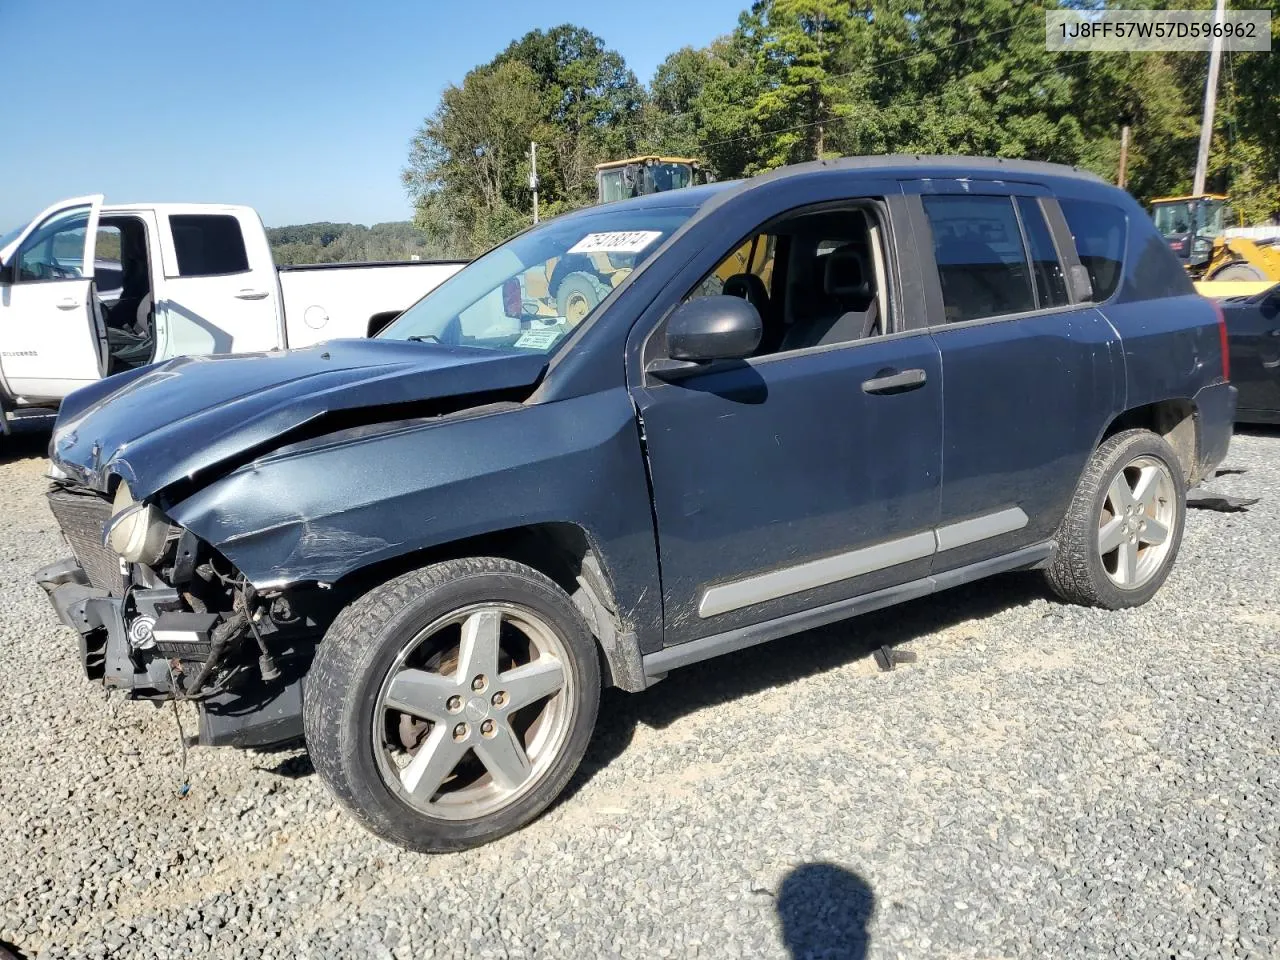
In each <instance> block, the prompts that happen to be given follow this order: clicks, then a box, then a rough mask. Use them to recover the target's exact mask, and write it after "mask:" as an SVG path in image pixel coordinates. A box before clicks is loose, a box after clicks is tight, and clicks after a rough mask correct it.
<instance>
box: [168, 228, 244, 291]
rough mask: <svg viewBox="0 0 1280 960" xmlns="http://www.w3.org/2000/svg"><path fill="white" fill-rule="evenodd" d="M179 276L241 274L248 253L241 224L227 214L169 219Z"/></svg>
mask: <svg viewBox="0 0 1280 960" xmlns="http://www.w3.org/2000/svg"><path fill="white" fill-rule="evenodd" d="M169 228H170V229H171V230H172V231H173V249H174V252H175V253H177V255H178V276H180V277H214V276H221V275H224V274H228V273H244V272H245V271H247V270H248V269H249V254H248V253H247V252H246V251H245V248H244V234H242V233H241V232H240V221H239V220H237V219H236V218H235V217H232V216H229V215H226V214H204V213H200V214H181V215H178V216H172V217H170V218H169Z"/></svg>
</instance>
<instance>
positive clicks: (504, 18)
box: [0, 0, 749, 233]
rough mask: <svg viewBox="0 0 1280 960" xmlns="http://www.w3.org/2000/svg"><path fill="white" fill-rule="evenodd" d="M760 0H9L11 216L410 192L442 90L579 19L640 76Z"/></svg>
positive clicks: (402, 200)
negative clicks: (411, 173) (92, 206)
mask: <svg viewBox="0 0 1280 960" xmlns="http://www.w3.org/2000/svg"><path fill="white" fill-rule="evenodd" d="M748 4H749V0H701V2H698V3H690V2H688V0H645V2H643V3H627V2H619V0H552V2H543V3H534V2H529V0H525V2H519V0H471V2H466V3H459V2H457V0H434V2H432V0H419V2H416V3H415V2H408V0H364V2H346V3H341V2H336V0H309V2H308V0H205V2H200V0H112V2H109V3H106V2H97V0H63V2H52V0H0V89H3V90H5V91H7V94H6V97H5V101H6V109H5V111H4V121H3V126H0V131H2V132H0V182H2V183H3V184H4V186H3V187H2V188H0V233H2V232H4V231H6V230H8V229H9V228H11V227H14V226H17V225H18V223H19V221H21V220H23V219H25V218H27V217H30V216H32V215H34V214H35V213H36V212H37V211H39V210H40V209H41V208H43V207H45V206H47V205H48V204H50V203H52V202H54V201H56V200H59V199H61V198H63V197H68V196H75V195H78V194H84V193H105V194H106V195H107V199H108V201H109V202H114V201H129V200H186V201H201V202H225V203H248V204H251V205H252V206H254V207H257V209H258V211H259V212H260V213H261V214H262V216H263V219H264V220H265V221H266V222H267V224H268V225H269V226H274V225H279V224H286V223H303V222H309V221H315V220H334V221H339V222H342V221H350V222H354V223H374V222H377V221H382V220H401V219H407V218H408V217H409V216H410V215H411V213H412V211H411V209H410V205H409V202H408V200H407V199H406V197H405V195H404V191H403V189H402V187H401V186H400V180H399V174H400V170H401V168H402V167H403V166H404V162H405V159H406V157H407V155H408V144H409V138H410V137H411V136H412V135H413V133H414V131H415V130H416V129H417V127H418V126H419V124H420V123H421V122H422V119H423V118H424V117H425V116H426V115H427V114H428V113H430V112H431V111H432V110H434V109H435V106H436V103H437V102H438V99H439V95H440V92H441V91H442V90H443V89H444V87H445V86H446V85H447V84H449V83H459V82H461V80H462V78H463V76H464V75H465V74H466V72H467V70H469V69H470V68H471V67H473V66H475V65H476V64H478V63H482V62H484V61H486V60H488V59H490V58H491V57H493V55H494V54H496V53H498V52H499V51H500V50H502V49H503V48H504V47H505V46H506V45H507V44H508V43H509V42H510V41H511V40H513V39H515V38H517V37H519V36H521V35H523V34H524V33H525V32H527V31H529V30H532V29H534V28H538V27H541V28H546V27H551V26H554V25H556V24H559V23H565V22H570V23H576V24H580V25H582V26H585V27H587V28H588V29H590V30H592V31H594V32H595V33H597V34H599V35H600V36H601V37H603V38H604V40H605V42H606V43H607V44H608V45H609V46H610V47H612V48H614V49H616V50H618V51H619V52H621V53H622V55H623V56H624V57H625V58H626V60H627V63H628V65H629V66H630V67H631V68H632V69H633V70H634V71H635V72H636V75H637V76H638V77H639V78H640V79H641V81H643V82H648V80H649V79H650V78H651V77H652V75H653V70H654V68H655V67H656V66H657V65H658V64H659V63H660V62H661V61H662V59H663V58H664V57H665V56H666V55H667V54H668V53H670V52H671V51H673V50H676V49H678V48H679V47H681V46H685V45H690V44H691V45H695V46H699V45H702V44H705V43H707V42H708V41H710V40H711V39H713V38H714V37H716V36H719V35H720V34H723V33H727V32H729V31H730V30H731V29H732V28H733V26H734V24H735V23H736V22H737V16H738V13H739V11H740V10H742V9H744V8H745V7H746V6H748Z"/></svg>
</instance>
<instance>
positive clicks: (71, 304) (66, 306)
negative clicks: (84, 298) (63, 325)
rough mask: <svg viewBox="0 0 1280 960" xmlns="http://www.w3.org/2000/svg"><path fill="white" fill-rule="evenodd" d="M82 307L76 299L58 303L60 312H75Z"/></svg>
mask: <svg viewBox="0 0 1280 960" xmlns="http://www.w3.org/2000/svg"><path fill="white" fill-rule="evenodd" d="M79 306H82V304H81V303H80V301H79V300H76V299H75V298H74V297H67V298H66V299H65V300H59V301H58V309H59V310H74V309H76V307H79Z"/></svg>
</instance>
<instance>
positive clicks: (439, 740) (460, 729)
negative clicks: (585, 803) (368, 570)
mask: <svg viewBox="0 0 1280 960" xmlns="http://www.w3.org/2000/svg"><path fill="white" fill-rule="evenodd" d="M568 663H569V655H568V652H567V650H566V648H565V644H564V641H563V640H562V639H561V638H560V636H559V634H558V633H557V632H556V630H554V629H553V628H552V627H551V626H550V624H548V623H547V622H546V621H545V620H544V619H543V618H542V617H540V616H539V615H538V614H536V613H534V612H533V611H532V610H530V609H528V608H527V607H523V606H519V605H516V604H497V603H494V604H481V605H473V606H469V607H465V608H463V609H460V610H457V611H455V612H453V613H451V614H449V615H448V616H445V617H443V618H441V619H439V620H437V621H435V622H433V623H432V624H430V625H429V626H428V627H426V628H425V629H424V630H422V631H421V632H419V633H418V634H417V635H416V636H415V637H413V639H411V640H410V641H409V642H408V643H407V644H406V645H405V646H404V647H403V648H402V650H401V651H400V654H399V655H398V656H397V658H396V660H395V662H394V663H393V664H392V667H391V669H390V670H389V671H388V673H387V676H386V678H385V679H384V680H383V682H382V686H381V689H380V690H379V692H378V697H377V700H376V702H375V704H374V710H375V713H374V720H375V723H374V728H373V730H374V733H373V735H374V750H375V753H376V755H377V760H378V768H379V771H380V772H381V774H382V776H383V779H384V780H385V781H386V783H387V785H388V787H390V788H391V789H392V791H393V792H395V793H396V794H397V795H398V796H400V798H401V799H402V800H403V801H404V802H406V803H407V804H409V805H410V806H411V807H413V808H415V809H417V810H419V811H420V812H422V813H425V814H427V815H428V816H431V817H438V818H441V819H446V820H472V819H477V818H480V817H484V816H488V815H490V814H493V813H496V812H497V811H499V810H501V809H503V808H505V807H507V806H509V805H510V804H512V803H514V802H515V801H516V800H517V799H519V798H520V797H521V796H523V795H524V794H526V793H527V792H528V791H529V790H530V789H531V788H532V787H533V786H534V784H536V783H537V782H538V780H539V779H540V778H541V776H542V775H543V774H544V773H545V772H546V769H547V768H548V767H549V766H550V765H551V764H552V762H553V761H554V759H555V757H556V755H557V754H558V752H559V751H560V749H561V747H562V746H563V744H564V742H565V739H566V737H567V736H568V733H569V730H570V727H571V725H572V723H571V722H572V719H573V718H572V704H573V702H574V698H573V689H572V683H573V678H572V671H571V670H570V669H569V668H568Z"/></svg>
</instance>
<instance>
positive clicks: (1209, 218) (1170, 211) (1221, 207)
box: [1152, 199, 1227, 238]
mask: <svg viewBox="0 0 1280 960" xmlns="http://www.w3.org/2000/svg"><path fill="white" fill-rule="evenodd" d="M1226 215H1227V205H1226V204H1225V203H1223V202H1222V201H1221V200H1211V199H1205V200H1179V201H1177V202H1173V203H1161V204H1157V205H1156V207H1155V209H1154V210H1153V211H1152V219H1154V220H1155V223H1156V230H1158V231H1159V232H1160V235H1161V236H1162V237H1165V238H1174V237H1178V236H1181V235H1182V234H1186V233H1191V232H1192V228H1193V227H1194V229H1195V233H1196V235H1197V236H1200V237H1219V236H1221V235H1222V231H1223V229H1224V227H1225V221H1226Z"/></svg>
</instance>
